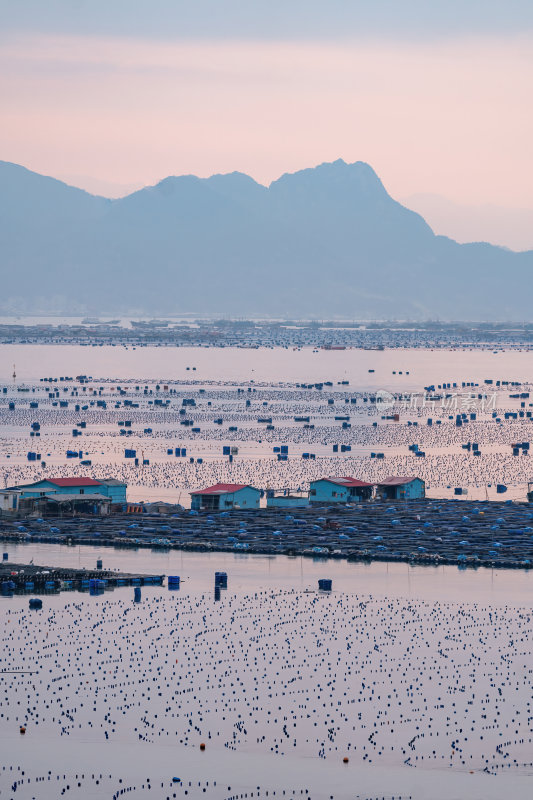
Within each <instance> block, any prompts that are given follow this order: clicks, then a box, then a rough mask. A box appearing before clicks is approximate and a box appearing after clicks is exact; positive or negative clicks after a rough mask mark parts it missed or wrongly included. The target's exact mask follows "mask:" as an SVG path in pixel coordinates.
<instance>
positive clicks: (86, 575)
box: [0, 560, 164, 596]
mask: <svg viewBox="0 0 533 800" xmlns="http://www.w3.org/2000/svg"><path fill="white" fill-rule="evenodd" d="M163 580H164V575H138V574H127V573H122V572H113V571H109V570H102V569H98V570H86V569H73V568H71V567H66V568H60V567H41V566H37V565H36V564H12V563H9V562H8V561H6V560H3V561H2V563H1V564H0V592H1V594H2V595H4V596H5V595H13V594H21V593H29V592H32V593H36V594H42V593H54V592H60V591H68V590H77V591H87V592H89V593H90V594H101V593H103V592H104V591H105V590H106V589H115V588H117V587H119V586H161V585H162V584H163Z"/></svg>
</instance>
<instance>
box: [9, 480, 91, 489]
mask: <svg viewBox="0 0 533 800" xmlns="http://www.w3.org/2000/svg"><path fill="white" fill-rule="evenodd" d="M43 483H52V484H53V485H54V486H101V485H102V484H101V482H100V481H95V480H93V479H92V478H40V479H39V480H38V481H33V482H32V483H19V484H17V485H16V486H11V487H8V488H9V489H31V488H32V487H34V486H36V487H37V486H42V484H43Z"/></svg>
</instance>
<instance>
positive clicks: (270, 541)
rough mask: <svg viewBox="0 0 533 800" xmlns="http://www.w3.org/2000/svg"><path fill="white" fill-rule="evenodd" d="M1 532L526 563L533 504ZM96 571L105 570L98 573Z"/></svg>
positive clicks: (79, 521) (224, 548)
mask: <svg viewBox="0 0 533 800" xmlns="http://www.w3.org/2000/svg"><path fill="white" fill-rule="evenodd" d="M0 539H2V540H3V541H17V542H20V543H24V542H27V543H34V542H43V543H52V544H67V545H68V544H71V545H74V544H76V545H81V544H86V545H92V546H98V547H114V548H132V549H139V548H151V549H156V550H161V549H168V550H170V549H177V550H193V551H200V552H201V551H219V552H236V553H249V554H266V555H286V556H306V557H312V558H339V559H347V560H349V561H391V562H401V561H404V562H410V563H417V564H431V565H435V564H455V565H457V566H459V567H477V566H484V567H497V568H514V569H517V568H519V569H520V568H521V569H528V568H531V566H532V565H533V507H532V506H531V505H529V504H527V503H510V502H507V503H495V502H479V501H465V500H461V501H454V500H438V501H437V500H435V501H432V500H420V501H416V500H411V501H407V502H405V501H400V502H397V503H394V502H390V501H389V502H377V503H361V504H358V505H340V504H339V505H337V506H327V507H323V506H321V507H318V508H316V507H310V508H301V509H298V512H297V513H296V512H294V511H293V513H288V512H287V511H286V510H280V509H256V510H246V511H244V510H238V509H234V510H232V511H225V512H222V513H209V512H194V511H183V512H180V513H177V514H174V515H172V516H163V515H149V514H142V515H133V514H115V515H112V516H110V517H107V518H98V519H95V518H94V517H82V516H76V517H73V518H62V519H55V520H54V519H52V520H50V519H48V518H47V519H46V521H45V520H42V519H40V520H39V519H37V520H35V519H28V520H24V521H20V520H18V521H13V522H8V521H4V522H3V523H2V524H1V525H0ZM4 567H6V564H5V562H4ZM87 577H89V576H88V575H86V576H85V578H87ZM95 577H101V578H106V576H105V575H104V574H103V573H102V572H98V574H96V575H95ZM129 577H130V578H132V576H129ZM135 577H137V578H139V577H140V576H135ZM106 579H108V580H111V579H116V580H123V579H128V576H124V575H122V574H121V575H120V576H118V575H114V577H113V578H111V577H110V578H106ZM144 580H145V581H146V576H145V579H144Z"/></svg>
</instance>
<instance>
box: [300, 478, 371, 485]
mask: <svg viewBox="0 0 533 800" xmlns="http://www.w3.org/2000/svg"><path fill="white" fill-rule="evenodd" d="M318 480H320V481H327V482H328V483H335V484H336V485H337V486H347V487H348V488H360V487H364V486H373V485H374V484H373V483H367V482H366V481H360V480H358V479H357V478H350V477H341V478H319V479H318ZM311 483H316V481H311Z"/></svg>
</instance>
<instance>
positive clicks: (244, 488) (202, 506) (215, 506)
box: [191, 483, 261, 511]
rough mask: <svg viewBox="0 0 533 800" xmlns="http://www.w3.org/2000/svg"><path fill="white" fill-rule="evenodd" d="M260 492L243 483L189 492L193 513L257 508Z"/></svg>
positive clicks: (219, 484) (224, 484) (218, 485)
mask: <svg viewBox="0 0 533 800" xmlns="http://www.w3.org/2000/svg"><path fill="white" fill-rule="evenodd" d="M260 497H261V492H260V490H259V489H255V488H254V487H253V486H248V485H247V484H245V483H216V484H215V485H214V486H208V487H207V489H197V490H196V491H195V492H191V508H192V510H193V511H227V510H229V509H231V508H242V509H247V508H259V499H260Z"/></svg>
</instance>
